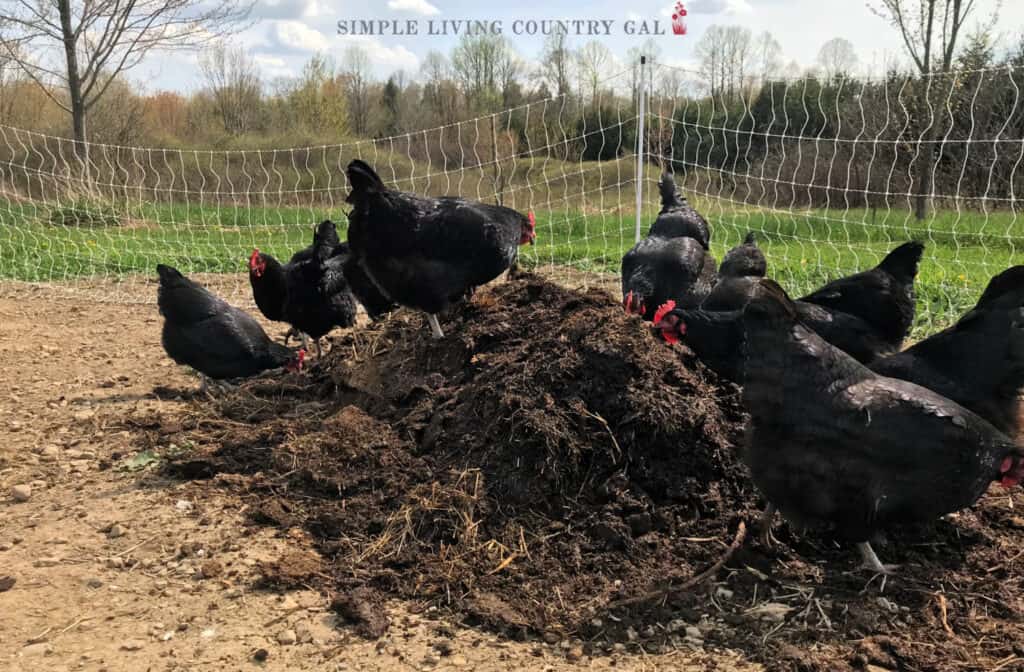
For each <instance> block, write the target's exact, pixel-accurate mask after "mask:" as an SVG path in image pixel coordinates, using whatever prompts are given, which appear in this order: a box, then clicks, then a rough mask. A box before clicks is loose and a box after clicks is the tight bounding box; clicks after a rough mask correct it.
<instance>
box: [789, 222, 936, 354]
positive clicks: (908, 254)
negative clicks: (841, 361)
mask: <svg viewBox="0 0 1024 672" xmlns="http://www.w3.org/2000/svg"><path fill="white" fill-rule="evenodd" d="M923 252H924V245H923V244H921V243H918V242H909V243H903V244H902V245H900V246H899V247H897V248H896V249H894V250H893V251H892V252H890V253H889V254H887V255H886V256H885V259H882V262H881V263H880V264H878V266H876V267H874V268H872V269H871V270H868V271H861V272H860V273H855V274H853V275H849V276H846V277H844V278H839V279H838V280H833V281H832V282H830V283H828V284H826V285H825V286H823V287H822V288H821V289H819V290H817V291H816V292H813V293H811V294H808V295H807V296H805V297H803V298H801V299H800V300H801V301H804V302H806V303H813V304H816V305H819V306H822V307H824V308H828V309H829V311H839V312H841V313H846V314H848V315H853V316H854V317H858V318H860V319H861V320H863V321H864V322H866V323H867V324H868V325H870V326H871V327H872V328H873V329H874V331H875V332H876V334H877V335H878V336H879V338H880V339H881V340H882V341H883V342H885V343H887V344H888V345H889V347H890V349H891V350H892V351H898V350H899V349H900V348H901V347H902V346H903V339H905V338H906V337H907V333H908V332H909V331H910V327H911V326H913V324H914V308H915V301H916V299H915V296H914V278H916V277H917V265H918V263H919V262H920V261H921V254H922V253H923ZM851 354H852V353H851Z"/></svg>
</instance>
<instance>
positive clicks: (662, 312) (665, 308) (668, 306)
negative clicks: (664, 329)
mask: <svg viewBox="0 0 1024 672" xmlns="http://www.w3.org/2000/svg"><path fill="white" fill-rule="evenodd" d="M675 309H676V302H675V301H673V300H672V299H669V300H668V301H666V302H665V303H663V304H661V305H660V306H659V307H658V310H657V311H655V313H654V322H653V324H654V326H658V323H659V322H661V320H662V319H663V318H664V317H665V316H666V315H668V314H669V313H671V312H672V311H673V310H675Z"/></svg>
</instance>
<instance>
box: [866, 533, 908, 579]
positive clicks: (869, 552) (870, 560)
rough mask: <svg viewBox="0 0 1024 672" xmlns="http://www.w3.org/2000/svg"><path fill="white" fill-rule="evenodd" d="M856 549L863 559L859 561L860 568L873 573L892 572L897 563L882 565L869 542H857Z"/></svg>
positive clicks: (895, 568) (897, 567)
mask: <svg viewBox="0 0 1024 672" xmlns="http://www.w3.org/2000/svg"><path fill="white" fill-rule="evenodd" d="M857 550H858V551H860V557H861V558H862V559H863V560H864V562H863V563H861V566H860V567H861V569H866V570H869V571H872V572H874V573H875V574H885V575H889V574H894V573H895V572H896V570H897V569H899V568H900V566H899V565H883V564H882V561H881V560H879V559H878V556H877V555H875V549H873V548H871V543H870V542H867V541H862V542H860V543H859V544H857Z"/></svg>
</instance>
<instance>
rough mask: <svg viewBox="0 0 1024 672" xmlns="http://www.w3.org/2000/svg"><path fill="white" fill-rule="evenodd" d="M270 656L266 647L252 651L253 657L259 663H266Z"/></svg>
mask: <svg viewBox="0 0 1024 672" xmlns="http://www.w3.org/2000/svg"><path fill="white" fill-rule="evenodd" d="M269 657H270V652H269V651H267V650H266V649H256V650H255V651H253V653H252V659H253V660H255V661H256V662H257V663H264V662H266V660H267V658H269Z"/></svg>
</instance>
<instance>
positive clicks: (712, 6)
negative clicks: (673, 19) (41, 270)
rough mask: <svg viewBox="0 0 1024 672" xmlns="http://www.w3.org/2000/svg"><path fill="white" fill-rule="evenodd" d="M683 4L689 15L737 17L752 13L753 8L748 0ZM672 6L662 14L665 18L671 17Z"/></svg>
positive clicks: (712, 0) (696, 0)
mask: <svg viewBox="0 0 1024 672" xmlns="http://www.w3.org/2000/svg"><path fill="white" fill-rule="evenodd" d="M684 4H685V5H686V11H687V12H688V13H690V14H728V15H730V16H738V15H741V14H752V13H753V12H754V7H753V5H751V4H750V2H749V0H693V1H692V2H686V3H684ZM673 6H674V5H670V6H669V7H668V8H667V11H663V12H662V13H663V14H665V16H671V15H672V7H673Z"/></svg>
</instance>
